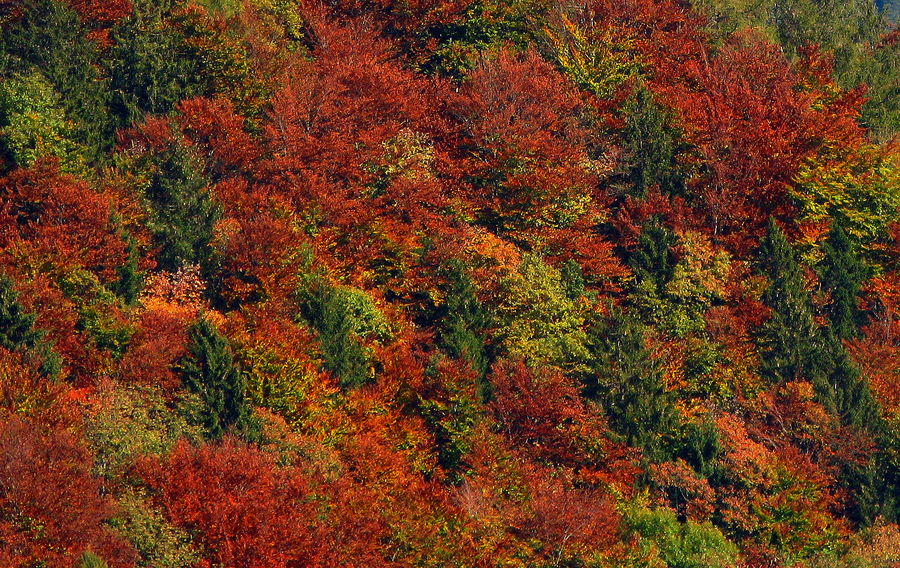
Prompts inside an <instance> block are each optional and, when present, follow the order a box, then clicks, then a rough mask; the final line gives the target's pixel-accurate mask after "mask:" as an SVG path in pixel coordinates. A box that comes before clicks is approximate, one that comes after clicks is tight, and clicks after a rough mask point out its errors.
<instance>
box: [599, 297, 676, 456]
mask: <svg viewBox="0 0 900 568" xmlns="http://www.w3.org/2000/svg"><path fill="white" fill-rule="evenodd" d="M587 348H588V351H589V353H590V359H589V361H590V362H589V369H590V370H589V371H588V372H587V373H585V375H584V378H583V379H582V380H583V382H584V392H585V395H586V396H587V397H589V398H592V399H596V400H598V401H599V402H600V404H601V407H602V408H603V409H604V411H605V413H606V415H607V416H608V417H609V422H610V427H611V428H612V429H613V430H614V431H616V432H618V433H619V434H620V435H621V436H622V437H623V438H624V439H625V440H626V441H627V442H628V443H629V444H631V445H633V446H636V447H639V448H642V449H643V450H644V451H645V452H646V454H647V457H648V458H649V459H651V460H660V459H663V458H664V457H666V456H667V454H668V452H669V448H668V447H667V446H668V445H669V444H670V438H671V436H672V433H673V432H674V428H675V426H676V424H677V420H678V414H677V411H676V410H675V408H674V407H673V406H672V396H671V395H670V394H669V393H668V392H667V390H666V385H665V382H664V378H663V374H662V368H661V366H660V365H659V362H658V361H655V360H654V359H653V357H652V355H651V353H650V350H649V349H648V348H647V346H646V344H645V335H644V329H643V326H641V324H640V323H639V322H638V321H637V320H636V319H635V318H634V316H633V315H631V314H628V313H623V312H621V311H613V312H611V313H609V314H606V315H603V316H599V317H597V318H595V319H594V320H593V321H592V322H591V327H590V329H589V331H588V343H587Z"/></svg>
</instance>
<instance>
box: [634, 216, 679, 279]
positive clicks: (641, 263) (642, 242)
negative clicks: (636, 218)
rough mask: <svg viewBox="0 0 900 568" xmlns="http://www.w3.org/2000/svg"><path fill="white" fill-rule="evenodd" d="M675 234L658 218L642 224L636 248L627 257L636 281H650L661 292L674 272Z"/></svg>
mask: <svg viewBox="0 0 900 568" xmlns="http://www.w3.org/2000/svg"><path fill="white" fill-rule="evenodd" d="M676 244H677V237H676V236H675V234H674V233H673V232H672V231H670V230H669V229H667V228H666V227H665V225H663V224H662V223H660V222H659V220H658V219H653V220H652V221H650V222H648V223H647V224H645V225H644V227H643V230H642V231H641V236H640V237H639V240H638V248H637V250H636V251H635V252H634V253H633V254H632V255H631V258H629V262H628V264H629V265H630V266H631V268H632V270H634V275H635V277H636V279H637V280H638V282H650V283H652V284H653V285H654V286H655V288H656V291H657V292H661V291H662V290H663V289H664V288H665V286H666V284H667V283H668V282H669V281H670V280H671V279H672V275H673V274H674V273H675V263H676V259H675V253H674V252H673V251H672V249H673V247H674V246H675V245H676Z"/></svg>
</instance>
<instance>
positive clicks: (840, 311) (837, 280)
mask: <svg viewBox="0 0 900 568" xmlns="http://www.w3.org/2000/svg"><path fill="white" fill-rule="evenodd" d="M822 250H823V252H824V253H825V258H824V259H823V261H822V270H821V276H822V287H823V288H825V290H827V291H828V292H829V294H830V296H831V301H830V302H829V304H828V306H827V313H828V318H829V319H830V320H831V329H832V331H833V332H834V334H835V335H836V336H837V337H838V338H839V339H852V338H854V337H858V336H859V325H860V324H861V323H862V314H861V313H860V310H859V307H858V305H859V292H860V289H861V287H862V283H863V281H864V280H865V278H866V273H867V271H866V265H865V264H864V263H863V262H862V261H861V260H860V259H859V257H857V255H856V251H855V250H854V247H853V243H852V242H851V241H850V239H849V238H848V237H847V233H846V231H844V228H843V227H842V226H841V224H840V223H837V222H835V223H834V224H833V225H832V227H831V232H830V233H829V234H828V240H827V241H826V242H825V245H824V246H823V247H822Z"/></svg>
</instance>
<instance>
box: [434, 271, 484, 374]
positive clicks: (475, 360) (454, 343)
mask: <svg viewBox="0 0 900 568" xmlns="http://www.w3.org/2000/svg"><path fill="white" fill-rule="evenodd" d="M444 272H445V275H446V278H447V282H446V289H445V294H446V296H445V298H444V303H443V305H442V306H440V307H439V309H438V312H439V313H438V316H437V317H438V319H439V342H440V344H441V346H442V347H443V348H444V349H445V350H446V351H447V352H448V353H449V354H450V355H451V356H453V357H455V358H458V359H466V360H468V361H469V362H470V363H471V364H472V368H474V369H475V370H476V371H478V373H479V374H480V375H484V373H486V372H487V368H488V354H487V350H486V348H485V344H484V339H483V338H482V335H481V334H482V333H483V332H484V330H485V329H486V328H487V326H488V323H489V321H490V315H489V314H488V312H487V310H486V309H485V307H484V306H483V305H482V304H481V302H480V301H479V300H478V297H477V296H476V295H475V292H476V290H475V286H474V285H473V284H472V280H471V279H470V278H469V276H468V275H467V274H466V272H465V269H464V268H463V266H462V263H459V262H451V263H449V265H448V267H447V268H446V269H445V270H444Z"/></svg>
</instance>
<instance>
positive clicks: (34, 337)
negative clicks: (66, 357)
mask: <svg viewBox="0 0 900 568" xmlns="http://www.w3.org/2000/svg"><path fill="white" fill-rule="evenodd" d="M34 320H35V315H34V314H29V313H26V312H25V308H24V307H23V306H22V304H20V303H19V295H18V294H17V293H16V291H15V288H14V285H13V281H12V280H10V279H9V278H7V277H6V276H0V346H3V347H5V348H6V349H9V350H10V351H27V352H29V353H31V354H32V355H34V356H35V357H37V358H38V361H40V367H39V369H38V370H39V371H40V373H41V374H42V375H44V376H47V377H56V376H57V375H58V374H59V372H60V370H61V369H62V359H61V358H60V356H59V354H58V353H56V351H54V350H53V346H52V345H51V344H50V343H48V342H47V341H45V340H44V335H45V334H44V332H43V331H41V330H37V329H34Z"/></svg>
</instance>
